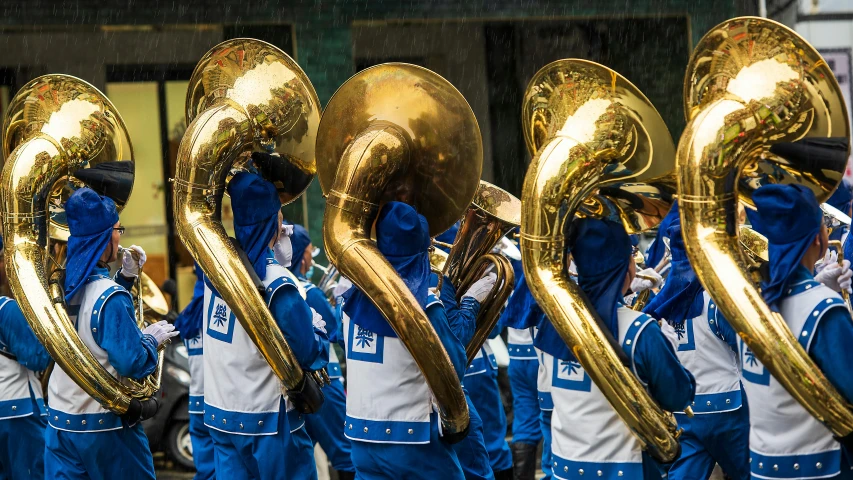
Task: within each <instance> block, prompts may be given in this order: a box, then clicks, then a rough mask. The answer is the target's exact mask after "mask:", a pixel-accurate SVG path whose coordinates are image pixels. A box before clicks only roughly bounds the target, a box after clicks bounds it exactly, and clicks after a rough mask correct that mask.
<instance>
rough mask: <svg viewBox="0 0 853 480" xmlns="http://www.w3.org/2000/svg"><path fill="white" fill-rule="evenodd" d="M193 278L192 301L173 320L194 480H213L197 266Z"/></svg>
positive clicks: (201, 278)
mask: <svg viewBox="0 0 853 480" xmlns="http://www.w3.org/2000/svg"><path fill="white" fill-rule="evenodd" d="M193 271H194V272H195V275H196V282H195V286H194V287H193V298H192V300H190V303H189V304H188V305H187V306H186V308H184V310H183V311H182V312H181V314H180V315H179V316H178V318H177V319H175V328H176V329H177V330H180V332H181V337H182V338H183V340H184V346H185V347H186V349H187V356H188V361H189V367H190V398H189V410H190V412H189V413H190V441H191V442H192V446H193V464H195V470H196V474H195V477H193V478H194V480H211V479H214V478H216V473H215V466H216V464H215V461H214V458H213V439H212V438H211V437H210V429H209V428H208V427H207V425H205V424H204V344H203V343H202V342H203V341H204V335H203V333H202V331H201V330H202V328H201V327H202V318H203V316H204V314H203V311H202V310H203V308H204V273H203V272H202V271H201V267H199V266H198V264H195V265H194V266H193Z"/></svg>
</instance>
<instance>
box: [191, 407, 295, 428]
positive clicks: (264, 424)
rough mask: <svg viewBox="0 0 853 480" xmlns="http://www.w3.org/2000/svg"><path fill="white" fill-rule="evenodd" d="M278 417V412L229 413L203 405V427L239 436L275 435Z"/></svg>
mask: <svg viewBox="0 0 853 480" xmlns="http://www.w3.org/2000/svg"><path fill="white" fill-rule="evenodd" d="M278 415H279V413H278V410H276V411H273V412H261V413H249V412H230V411H228V410H222V409H221V408H216V407H213V406H210V405H208V404H207V403H205V404H204V424H205V425H207V426H208V427H210V428H214V429H216V430H220V431H222V432H227V433H236V434H239V435H275V433H276V432H277V430H278Z"/></svg>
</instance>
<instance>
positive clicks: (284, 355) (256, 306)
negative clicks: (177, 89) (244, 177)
mask: <svg viewBox="0 0 853 480" xmlns="http://www.w3.org/2000/svg"><path fill="white" fill-rule="evenodd" d="M253 140H254V133H253V130H252V127H251V122H250V119H249V117H248V115H247V113H246V112H245V111H244V110H243V109H242V108H240V107H239V106H237V105H234V104H233V103H232V102H229V101H227V100H223V101H222V102H221V103H220V104H216V105H214V106H211V107H209V108H208V109H206V110H204V111H202V112H201V113H199V114H198V115H197V116H196V118H195V119H194V120H193V121H192V123H190V125H189V126H188V127H187V131H186V133H185V134H184V136H183V139H182V140H181V144H180V147H179V149H178V158H177V166H176V172H175V182H174V200H173V201H174V212H175V225H176V227H177V228H176V230H177V232H178V236H179V238H180V239H181V241H182V242H183V243H184V245H186V246H187V249H188V250H189V251H190V253H191V254H192V256H193V258H194V259H195V261H196V262H198V264H199V265H203V266H204V273H205V276H206V277H207V278H208V279H209V280H210V283H211V284H212V285H213V286H214V287H215V288H216V290H217V292H218V293H219V294H220V295H221V296H222V298H223V299H224V300H225V302H226V303H227V304H228V306H229V307H231V309H232V310H233V312H234V315H235V316H236V317H237V319H238V321H239V322H240V324H241V325H242V326H243V329H244V330H245V331H246V333H247V335H248V336H249V338H250V339H251V340H252V342H253V343H254V344H255V345H256V346H257V347H258V350H259V351H260V353H261V355H263V356H264V358H265V359H266V360H267V362H268V363H269V365H270V367H271V368H272V370H273V372H274V373H275V375H276V376H277V377H278V378H279V379H280V380H281V381H282V383H283V384H284V386H285V387H287V388H288V389H292V388H296V387H297V386H298V385H299V384H300V383H301V382H302V380H303V373H302V369H301V368H300V367H299V363H298V361H297V359H296V356H295V355H294V354H293V350H291V348H290V346H289V345H288V344H287V341H286V339H285V338H284V334H283V333H282V332H281V330H280V329H279V328H278V327H277V323H276V322H275V320H274V319H273V317H272V314H271V313H270V311H269V309H268V308H267V307H266V301H265V300H264V299H263V298H262V297H261V294H260V293H259V292H258V290H257V288H256V287H255V282H254V281H253V280H252V278H251V277H250V276H249V273H248V272H247V271H246V269H245V267H244V266H243V264H242V262H241V261H240V257H239V256H238V253H237V251H236V250H235V248H234V246H233V245H232V244H231V242H230V241H229V239H228V234H227V233H226V231H225V228H224V227H223V226H222V223H221V221H220V210H221V204H222V196H223V194H224V192H225V179H226V176H227V174H228V171H229V169H230V168H231V164H232V161H233V160H234V159H235V158H236V157H237V156H238V155H239V154H241V153H243V152H245V151H248V150H250V149H251V147H252V145H253Z"/></svg>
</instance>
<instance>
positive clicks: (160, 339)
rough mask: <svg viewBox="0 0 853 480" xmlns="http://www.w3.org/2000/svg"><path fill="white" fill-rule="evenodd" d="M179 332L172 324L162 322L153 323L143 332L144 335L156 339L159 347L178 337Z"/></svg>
mask: <svg viewBox="0 0 853 480" xmlns="http://www.w3.org/2000/svg"><path fill="white" fill-rule="evenodd" d="M179 333H181V332H179V331H177V330H175V326H174V325H172V324H171V323H169V322H167V321H165V320H160V321H159V322H157V323H152V324H151V325H148V326H147V327H145V330H143V331H142V334H143V335H145V334H148V335H151V336H152V337H154V340H157V346H158V347H159V346H160V345H163V343H164V342H166V341H167V340H169V339H170V338H172V337H174V336H177V335H178V334H179Z"/></svg>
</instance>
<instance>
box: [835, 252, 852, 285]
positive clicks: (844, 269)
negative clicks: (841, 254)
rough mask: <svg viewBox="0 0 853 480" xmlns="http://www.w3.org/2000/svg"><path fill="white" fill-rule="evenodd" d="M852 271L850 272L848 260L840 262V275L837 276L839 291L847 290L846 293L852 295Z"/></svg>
mask: <svg viewBox="0 0 853 480" xmlns="http://www.w3.org/2000/svg"><path fill="white" fill-rule="evenodd" d="M851 280H853V270H850V260H846V259H845V260H844V261H843V262H841V275H839V276H838V286H839V287H841V290H842V291H843V290H847V293H853V289H851V286H853V281H851Z"/></svg>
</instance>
